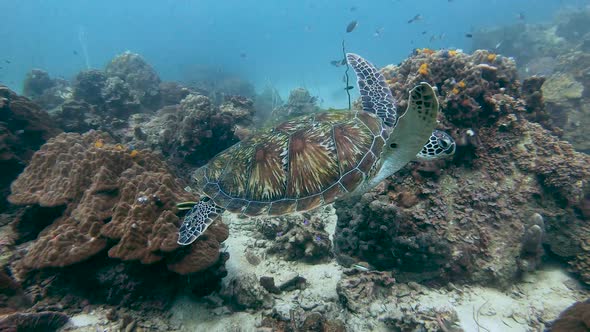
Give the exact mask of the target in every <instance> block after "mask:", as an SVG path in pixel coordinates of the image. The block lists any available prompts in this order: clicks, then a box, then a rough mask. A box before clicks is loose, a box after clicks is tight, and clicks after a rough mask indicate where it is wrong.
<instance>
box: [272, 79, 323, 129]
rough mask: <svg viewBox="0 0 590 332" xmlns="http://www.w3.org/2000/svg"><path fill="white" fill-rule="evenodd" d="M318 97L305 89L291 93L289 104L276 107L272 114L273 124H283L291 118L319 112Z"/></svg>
mask: <svg viewBox="0 0 590 332" xmlns="http://www.w3.org/2000/svg"><path fill="white" fill-rule="evenodd" d="M318 111H319V107H318V106H317V97H314V96H312V95H311V94H310V93H309V91H308V90H307V89H305V88H296V89H293V90H291V92H289V98H288V99H287V102H286V103H284V104H282V105H280V106H278V107H274V109H273V113H271V117H272V121H273V123H281V122H283V121H286V120H287V119H289V118H292V117H297V116H301V115H307V114H310V113H314V112H318Z"/></svg>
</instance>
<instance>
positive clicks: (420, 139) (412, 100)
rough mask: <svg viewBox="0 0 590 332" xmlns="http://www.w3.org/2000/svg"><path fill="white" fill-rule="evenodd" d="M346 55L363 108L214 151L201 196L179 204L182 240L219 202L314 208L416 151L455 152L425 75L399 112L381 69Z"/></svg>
mask: <svg viewBox="0 0 590 332" xmlns="http://www.w3.org/2000/svg"><path fill="white" fill-rule="evenodd" d="M346 59H347V61H348V64H349V65H350V66H351V67H352V68H353V69H354V71H355V72H356V75H357V77H358V82H357V83H358V86H359V90H360V93H361V102H362V111H338V112H325V113H317V114H312V115H307V116H303V117H298V118H295V119H292V120H289V121H287V122H284V123H282V124H280V125H278V126H277V127H274V128H272V129H269V130H266V131H264V132H261V133H258V134H256V135H253V136H252V137H249V138H248V139H245V140H243V141H241V142H239V143H237V144H235V145H233V146H232V147H230V148H228V149H227V150H225V151H223V152H221V153H219V154H218V155H216V156H215V157H214V158H213V159H211V160H210V161H209V163H208V164H206V165H205V166H203V167H201V168H199V169H197V170H196V171H195V173H194V174H193V180H194V181H195V184H196V189H197V190H198V191H199V192H200V193H201V194H202V195H203V198H202V199H201V201H199V202H185V203H181V204H179V206H180V207H181V208H185V209H189V208H190V209H191V210H190V211H189V212H188V213H187V215H186V216H185V218H184V221H183V223H182V225H181V226H180V230H179V237H178V243H179V244H181V245H187V244H190V243H192V242H193V241H195V240H196V239H197V238H198V237H199V236H200V235H201V234H202V233H203V232H205V230H206V229H207V227H208V226H209V225H210V224H211V223H212V222H213V221H214V220H215V218H216V217H217V216H218V215H219V214H221V213H222V212H223V211H224V210H227V211H230V212H233V213H239V214H243V215H247V216H259V215H282V214H287V213H291V212H296V211H306V210H311V209H314V208H316V207H319V206H322V205H325V204H330V203H332V202H334V201H335V200H336V199H339V198H341V197H344V196H347V195H354V194H359V193H363V192H364V191H366V190H368V189H370V188H372V187H374V186H375V185H377V184H378V183H379V182H381V181H382V180H383V179H385V178H387V177H389V176H390V175H392V174H394V173H395V172H397V171H398V170H400V169H401V168H402V167H403V166H404V165H406V164H407V163H408V162H410V161H411V160H413V159H416V158H419V159H433V158H437V157H440V156H446V155H451V154H453V153H454V151H455V143H454V141H453V140H452V138H451V137H450V136H449V135H448V134H446V133H444V132H440V131H434V132H433V130H434V127H435V125H436V118H437V114H438V107H439V105H438V100H437V98H436V94H435V91H434V90H433V88H432V87H431V86H430V85H429V84H428V83H420V84H418V85H417V86H416V87H414V88H413V89H412V90H411V91H410V97H409V102H408V108H407V110H406V112H405V113H404V114H403V115H399V114H398V113H397V111H396V107H395V100H394V99H393V96H392V94H391V91H390V90H389V87H388V86H387V83H386V82H385V79H384V78H383V75H381V73H380V72H379V71H378V70H377V69H376V68H375V67H374V66H373V65H372V64H371V63H369V62H368V61H367V60H365V59H363V58H361V57H360V56H358V55H356V54H352V53H349V54H347V55H346ZM425 143H426V145H425Z"/></svg>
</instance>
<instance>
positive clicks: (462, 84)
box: [457, 81, 466, 89]
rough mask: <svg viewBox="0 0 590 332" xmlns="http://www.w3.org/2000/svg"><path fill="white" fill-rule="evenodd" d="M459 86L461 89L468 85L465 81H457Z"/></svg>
mask: <svg viewBox="0 0 590 332" xmlns="http://www.w3.org/2000/svg"><path fill="white" fill-rule="evenodd" d="M457 86H458V87H460V88H461V89H463V88H465V86H466V84H465V81H460V82H459V83H457Z"/></svg>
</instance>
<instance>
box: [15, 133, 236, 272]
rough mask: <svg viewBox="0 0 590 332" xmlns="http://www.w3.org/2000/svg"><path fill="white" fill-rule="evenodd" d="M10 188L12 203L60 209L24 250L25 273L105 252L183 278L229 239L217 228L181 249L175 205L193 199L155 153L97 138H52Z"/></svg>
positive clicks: (200, 267) (97, 135)
mask: <svg viewBox="0 0 590 332" xmlns="http://www.w3.org/2000/svg"><path fill="white" fill-rule="evenodd" d="M11 188H12V194H11V195H10V197H9V200H10V201H11V202H12V203H14V204H18V205H29V204H36V205H40V206H41V207H56V206H65V207H66V209H65V211H64V213H63V215H62V216H61V217H59V218H58V219H57V220H55V221H54V222H53V223H52V224H51V225H50V226H48V227H47V228H46V229H45V230H43V231H42V232H41V233H40V234H39V237H38V238H37V239H36V240H35V241H34V243H33V244H32V246H31V247H30V248H29V250H28V252H27V253H26V255H25V257H24V258H23V260H22V265H23V267H24V268H25V269H32V270H36V269H43V268H48V267H63V266H68V265H72V264H75V263H78V262H82V261H84V260H87V259H89V258H91V257H93V256H94V255H96V254H97V253H99V252H101V251H102V250H104V249H107V248H108V249H109V251H108V254H109V257H111V258H118V259H121V260H124V261H139V262H141V263H142V264H153V263H156V262H159V261H162V260H165V261H166V262H167V263H168V268H169V269H170V270H172V271H175V272H177V273H180V274H189V273H194V272H198V271H203V270H205V269H207V268H208V267H210V266H212V265H213V264H214V263H215V262H216V261H217V260H218V258H219V248H220V245H219V244H220V242H222V241H224V240H225V238H227V227H226V226H225V225H224V224H223V223H221V222H220V223H217V225H216V226H215V227H212V228H211V232H208V236H206V237H204V239H203V241H200V242H197V243H195V245H194V246H191V247H189V248H182V249H180V248H179V246H178V244H176V239H177V230H178V225H179V223H180V220H179V218H178V217H177V216H176V214H175V213H176V211H177V209H176V206H175V204H176V203H177V202H179V201H185V200H190V199H194V197H192V195H190V194H188V193H187V192H185V191H184V190H183V189H182V187H181V185H180V183H179V182H178V181H177V180H176V178H175V177H174V176H173V175H172V174H170V173H169V171H168V169H167V167H166V165H165V164H164V163H163V162H162V161H161V158H160V157H159V156H158V155H157V154H154V153H152V152H149V151H147V150H142V151H129V150H128V149H127V148H125V147H123V146H121V145H120V144H113V141H112V139H111V138H110V137H109V136H108V135H107V134H104V133H100V132H95V131H90V132H88V133H86V134H84V135H79V134H74V133H66V134H61V135H59V136H57V137H55V138H54V139H52V140H50V141H49V142H48V143H47V144H45V145H43V146H42V147H41V149H40V150H39V151H38V152H37V153H36V154H35V155H34V156H33V158H32V160H31V163H30V164H29V166H27V168H26V169H25V170H24V172H23V173H22V174H21V175H20V176H19V177H18V178H17V179H16V180H15V181H14V182H13V184H12V187H11ZM195 257H202V259H200V260H197V259H194V258H195Z"/></svg>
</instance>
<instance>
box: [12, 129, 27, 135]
mask: <svg viewBox="0 0 590 332" xmlns="http://www.w3.org/2000/svg"><path fill="white" fill-rule="evenodd" d="M14 133H15V134H17V135H22V134H24V133H25V130H24V129H20V130H17V131H15V132H14Z"/></svg>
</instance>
